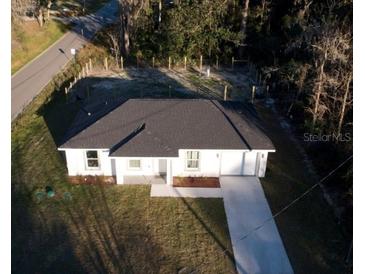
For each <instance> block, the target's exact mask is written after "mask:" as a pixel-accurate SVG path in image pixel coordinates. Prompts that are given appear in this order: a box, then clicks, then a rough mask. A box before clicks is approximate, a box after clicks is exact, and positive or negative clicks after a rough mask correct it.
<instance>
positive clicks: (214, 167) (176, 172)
mask: <svg viewBox="0 0 365 274" xmlns="http://www.w3.org/2000/svg"><path fill="white" fill-rule="evenodd" d="M192 150H194V149H192ZM186 151H189V150H182V149H181V150H179V158H174V159H173V160H172V176H177V177H219V172H220V151H219V150H196V149H195V150H194V151H199V152H200V153H199V154H200V167H199V169H198V170H187V169H186V168H185V164H186Z"/></svg>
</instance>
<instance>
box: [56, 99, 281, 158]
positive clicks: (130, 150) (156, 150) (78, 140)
mask: <svg viewBox="0 0 365 274" xmlns="http://www.w3.org/2000/svg"><path fill="white" fill-rule="evenodd" d="M87 112H90V113H91V115H90V116H89V115H88V114H87ZM60 148H104V149H110V154H111V156H126V157H127V156H129V157H131V156H134V157H149V156H150V157H176V156H177V155H178V149H268V150H271V149H275V148H274V146H273V144H272V142H271V141H270V139H269V138H268V137H267V136H266V135H265V133H264V130H263V129H262V128H261V125H260V121H259V119H258V117H257V115H256V112H255V111H254V109H253V108H252V107H251V106H249V105H245V104H243V103H238V102H218V101H212V100H205V99H129V100H126V101H119V102H114V103H109V104H108V105H104V106H103V107H101V108H100V106H97V107H94V109H88V110H87V111H85V110H84V111H80V113H79V114H78V115H77V117H76V119H75V121H74V123H73V125H72V126H71V128H70V130H69V131H68V133H67V134H66V137H65V142H64V143H63V144H62V145H61V146H60Z"/></svg>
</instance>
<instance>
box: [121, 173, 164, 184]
mask: <svg viewBox="0 0 365 274" xmlns="http://www.w3.org/2000/svg"><path fill="white" fill-rule="evenodd" d="M123 177H124V178H123V184H125V185H155V184H157V185H161V184H166V176H163V175H161V176H158V175H155V176H144V175H126V176H123Z"/></svg>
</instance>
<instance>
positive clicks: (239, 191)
mask: <svg viewBox="0 0 365 274" xmlns="http://www.w3.org/2000/svg"><path fill="white" fill-rule="evenodd" d="M220 184H221V189H222V195H223V201H224V208H225V211H226V215H227V221H228V228H229V233H230V235H231V241H232V246H233V253H234V258H235V261H236V268H237V271H238V273H245V274H258V273H262V274H290V273H293V269H292V267H291V265H290V262H289V259H288V256H287V254H286V251H285V248H284V245H283V242H282V240H281V238H280V235H279V232H278V230H277V227H276V224H275V222H274V221H270V222H268V223H266V225H265V226H263V227H262V228H261V229H259V230H257V231H255V232H253V233H251V234H250V235H249V236H248V237H247V238H244V239H242V237H243V236H244V235H246V233H248V232H249V231H251V230H252V229H254V228H255V227H257V226H258V225H260V224H262V222H263V221H265V220H267V219H268V218H269V217H270V216H272V214H271V210H270V207H269V205H268V203H267V201H266V198H265V195H264V191H263V189H262V186H261V183H260V181H259V180H258V178H256V177H245V176H222V177H221V178H220Z"/></svg>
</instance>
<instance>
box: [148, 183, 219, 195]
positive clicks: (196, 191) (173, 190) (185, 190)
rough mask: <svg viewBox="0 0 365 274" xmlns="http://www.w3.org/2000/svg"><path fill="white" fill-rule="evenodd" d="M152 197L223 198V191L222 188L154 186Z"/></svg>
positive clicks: (152, 187)
mask: <svg viewBox="0 0 365 274" xmlns="http://www.w3.org/2000/svg"><path fill="white" fill-rule="evenodd" d="M151 197H188V198H222V191H221V189H220V188H205V187H173V186H171V185H166V184H165V185H152V186H151Z"/></svg>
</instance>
